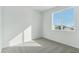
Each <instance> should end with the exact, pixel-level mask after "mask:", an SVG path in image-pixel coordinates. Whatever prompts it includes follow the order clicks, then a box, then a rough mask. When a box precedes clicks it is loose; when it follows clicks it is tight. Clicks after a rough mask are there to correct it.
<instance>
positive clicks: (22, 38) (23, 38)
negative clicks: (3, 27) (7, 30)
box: [9, 26, 32, 46]
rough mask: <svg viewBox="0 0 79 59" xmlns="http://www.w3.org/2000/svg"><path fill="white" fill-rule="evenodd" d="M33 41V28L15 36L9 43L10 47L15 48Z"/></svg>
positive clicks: (30, 27) (28, 28)
mask: <svg viewBox="0 0 79 59" xmlns="http://www.w3.org/2000/svg"><path fill="white" fill-rule="evenodd" d="M31 40H32V26H29V27H27V28H26V29H25V30H24V31H23V32H21V33H20V34H18V35H17V36H15V37H14V38H13V39H11V40H10V41H9V46H15V45H18V44H23V43H24V42H28V41H31Z"/></svg>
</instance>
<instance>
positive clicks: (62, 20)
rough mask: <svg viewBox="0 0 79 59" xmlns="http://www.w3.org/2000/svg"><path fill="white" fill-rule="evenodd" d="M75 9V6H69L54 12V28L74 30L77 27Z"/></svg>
mask: <svg viewBox="0 0 79 59" xmlns="http://www.w3.org/2000/svg"><path fill="white" fill-rule="evenodd" d="M74 14H75V10H74V8H67V9H63V10H60V11H57V12H54V13H52V29H53V30H63V31H72V30H74V29H75V19H74V17H75V15H74Z"/></svg>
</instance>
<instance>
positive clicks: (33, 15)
mask: <svg viewBox="0 0 79 59" xmlns="http://www.w3.org/2000/svg"><path fill="white" fill-rule="evenodd" d="M3 9H4V10H3V23H4V24H3V29H4V33H3V36H4V38H3V47H6V46H9V44H10V41H11V42H13V44H14V43H15V41H12V39H14V38H15V39H14V40H16V42H18V43H21V42H22V39H24V38H27V39H24V40H26V41H27V40H28V39H36V38H39V37H41V36H42V30H41V27H42V26H41V24H42V21H41V13H40V12H38V11H35V10H33V9H31V8H30V7H4V8H3ZM25 30H26V31H25ZM28 30H30V31H28ZM23 32H29V33H23ZM25 34H26V35H25ZM27 34H28V35H30V36H28V35H27ZM19 36H22V37H19ZM24 36H26V37H24ZM31 36H32V38H29V37H31ZM17 38H18V39H17Z"/></svg>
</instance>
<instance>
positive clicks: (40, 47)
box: [2, 38, 79, 53]
mask: <svg viewBox="0 0 79 59" xmlns="http://www.w3.org/2000/svg"><path fill="white" fill-rule="evenodd" d="M2 53H79V49H76V48H73V47H70V46H67V45H64V44H60V43H57V42H54V41H51V40H47V39H44V38H43V39H35V40H32V41H29V42H25V43H23V44H19V45H17V46H12V47H6V48H3V49H2Z"/></svg>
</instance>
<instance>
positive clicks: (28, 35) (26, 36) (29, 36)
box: [24, 26, 32, 42]
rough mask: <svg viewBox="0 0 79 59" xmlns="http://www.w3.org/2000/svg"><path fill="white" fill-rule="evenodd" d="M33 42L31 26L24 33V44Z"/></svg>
mask: <svg viewBox="0 0 79 59" xmlns="http://www.w3.org/2000/svg"><path fill="white" fill-rule="evenodd" d="M31 40H32V26H29V27H28V28H27V29H25V31H24V42H28V41H31Z"/></svg>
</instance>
